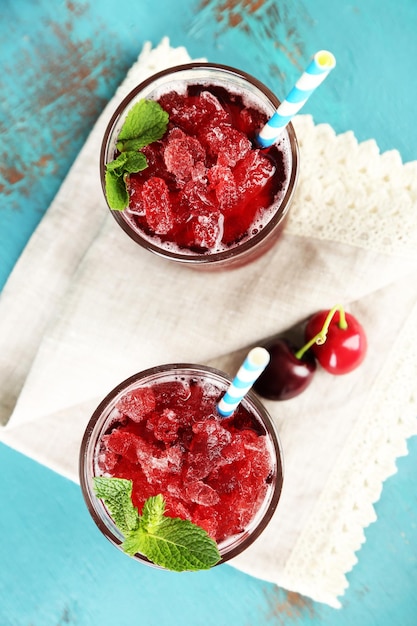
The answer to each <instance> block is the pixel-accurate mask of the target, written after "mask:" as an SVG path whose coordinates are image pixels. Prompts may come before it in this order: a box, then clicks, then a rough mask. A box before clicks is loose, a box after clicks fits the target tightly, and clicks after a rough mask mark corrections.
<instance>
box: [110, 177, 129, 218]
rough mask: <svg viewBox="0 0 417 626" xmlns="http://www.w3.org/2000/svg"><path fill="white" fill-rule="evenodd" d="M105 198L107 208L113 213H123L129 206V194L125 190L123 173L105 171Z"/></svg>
mask: <svg viewBox="0 0 417 626" xmlns="http://www.w3.org/2000/svg"><path fill="white" fill-rule="evenodd" d="M105 185H106V198H107V202H108V203H109V207H110V208H111V209H113V210H114V211H123V209H125V208H126V207H127V205H128V204H129V194H128V192H127V189H126V183H125V181H124V176H123V172H121V173H119V171H118V170H117V169H116V170H113V171H112V170H109V169H108V170H107V171H106V176H105Z"/></svg>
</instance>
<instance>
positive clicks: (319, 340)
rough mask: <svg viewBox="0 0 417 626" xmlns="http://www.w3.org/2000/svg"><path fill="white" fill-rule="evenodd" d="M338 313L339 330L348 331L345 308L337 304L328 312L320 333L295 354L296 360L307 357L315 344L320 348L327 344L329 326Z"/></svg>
mask: <svg viewBox="0 0 417 626" xmlns="http://www.w3.org/2000/svg"><path fill="white" fill-rule="evenodd" d="M337 311H339V328H341V329H342V330H346V328H347V327H348V325H347V322H346V315H345V310H344V308H343V307H342V305H341V304H336V306H334V307H333V308H332V309H330V311H329V312H328V314H327V316H326V319H325V320H324V323H323V326H322V328H321V330H320V332H318V333H317V335H314V337H312V338H311V339H310V341H309V342H308V343H306V344H305V345H304V346H303V347H302V348H300V349H299V350H298V351H297V352H296V353H295V354H294V356H295V358H296V359H302V358H303V356H304V355H305V353H306V352H307V350H309V349H310V348H311V346H314V344H315V343H316V344H317V345H318V346H322V345H323V344H324V343H325V342H326V339H327V333H328V331H329V326H330V324H331V321H332V319H333V317H334V315H335V313H337Z"/></svg>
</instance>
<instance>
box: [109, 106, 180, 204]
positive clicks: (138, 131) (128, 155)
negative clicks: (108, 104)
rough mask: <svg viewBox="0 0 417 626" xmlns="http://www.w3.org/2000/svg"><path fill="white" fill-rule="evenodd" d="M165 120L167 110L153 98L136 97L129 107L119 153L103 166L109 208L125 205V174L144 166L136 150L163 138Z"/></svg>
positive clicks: (145, 162) (120, 135) (140, 155)
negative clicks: (135, 100)
mask: <svg viewBox="0 0 417 626" xmlns="http://www.w3.org/2000/svg"><path fill="white" fill-rule="evenodd" d="M168 120H169V116H168V113H167V112H166V111H164V109H163V108H162V107H161V105H160V104H158V102H155V101H154V100H145V99H142V100H139V101H138V102H136V103H135V104H134V105H133V107H132V108H131V109H130V111H129V113H128V114H127V117H126V119H125V121H124V123H123V126H122V128H121V131H120V133H119V136H118V140H117V144H116V148H117V150H118V151H119V153H120V154H119V155H118V156H117V158H116V159H114V160H113V161H111V162H110V163H107V165H106V174H105V190H106V198H107V202H108V204H109V207H110V208H111V209H113V210H115V211H122V210H123V209H125V208H126V207H127V205H128V204H129V194H128V191H127V187H126V179H127V176H128V175H129V174H133V173H134V172H141V171H142V170H144V169H146V168H147V167H148V162H147V160H146V157H145V155H144V154H143V152H140V150H141V149H142V148H144V147H145V146H148V145H149V144H151V143H153V142H154V141H158V139H161V137H163V135H164V134H165V132H166V129H167V126H168Z"/></svg>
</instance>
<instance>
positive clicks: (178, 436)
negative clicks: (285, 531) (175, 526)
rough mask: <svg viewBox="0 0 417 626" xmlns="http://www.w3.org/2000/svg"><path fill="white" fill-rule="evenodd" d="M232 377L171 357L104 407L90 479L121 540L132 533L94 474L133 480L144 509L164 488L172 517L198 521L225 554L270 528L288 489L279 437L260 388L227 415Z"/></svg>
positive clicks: (95, 420)
mask: <svg viewBox="0 0 417 626" xmlns="http://www.w3.org/2000/svg"><path fill="white" fill-rule="evenodd" d="M229 384H230V378H229V377H228V376H227V375H226V374H224V373H223V372H221V371H218V370H216V369H213V368H210V367H205V366H202V365H190V364H169V365H161V366H158V367H154V368H152V369H148V370H146V371H143V372H140V373H138V374H135V375H134V376H132V377H131V378H129V379H128V380H125V381H124V382H122V383H121V384H120V385H118V386H117V387H116V388H115V389H114V390H113V391H111V392H110V393H109V394H108V396H107V397H106V398H105V399H104V400H103V401H102V402H101V404H100V405H99V406H98V407H97V409H96V410H95V412H94V414H93V416H92V417H91V420H90V422H89V424H88V426H87V429H86V431H85V434H84V438H83V441H82V445H81V453H80V480H81V487H82V491H83V495H84V498H85V500H86V503H87V506H88V508H89V511H90V513H91V515H92V517H93V519H94V521H95V523H96V524H97V526H98V528H99V529H100V530H101V531H102V533H103V534H104V535H105V536H106V537H107V538H108V539H109V540H110V541H111V542H112V543H113V544H114V545H116V546H117V547H119V548H120V547H121V544H122V542H123V535H122V534H121V532H120V531H119V529H118V528H117V527H116V525H115V523H114V521H113V519H112V518H111V516H110V514H109V512H108V511H107V509H106V507H105V505H104V504H103V502H102V500H100V499H98V498H97V497H96V495H95V492H94V487H93V477H94V476H108V477H114V478H124V479H128V480H132V482H133V490H132V502H133V504H134V506H135V507H137V510H138V512H139V514H141V511H142V507H143V504H144V502H145V500H146V499H147V498H150V497H152V496H156V495H159V494H161V495H162V496H163V498H164V500H165V503H166V515H168V516H170V517H176V518H181V519H187V520H190V521H191V522H193V523H194V524H197V525H198V526H200V527H202V528H203V529H204V530H205V531H206V532H207V533H208V534H209V535H210V537H211V538H212V539H214V540H215V541H216V543H217V545H218V549H219V552H220V556H221V560H220V562H224V561H227V560H228V559H230V558H232V557H234V556H236V555H237V554H239V553H241V552H242V551H243V550H245V549H246V548H247V547H248V546H249V545H250V544H251V543H252V542H253V541H254V540H255V539H256V538H257V537H258V536H259V535H260V533H261V532H262V531H263V529H264V528H265V527H266V525H267V524H268V522H269V521H270V519H271V517H272V515H273V513H274V511H275V509H276V507H277V504H278V500H279V498H280V494H281V489H282V480H283V466H282V453H281V446H280V442H279V438H278V435H277V433H276V431H275V428H274V425H273V423H272V420H271V418H270V416H269V414H268V413H267V411H266V409H265V408H264V407H263V405H262V404H261V403H260V402H259V400H258V399H257V397H256V396H255V395H254V394H253V393H252V392H249V393H248V394H247V395H246V397H245V398H244V399H243V401H242V402H241V404H240V405H239V407H238V408H237V409H236V411H235V412H234V414H233V415H232V416H231V417H228V418H224V417H220V415H219V414H218V412H217V408H216V407H217V402H218V400H219V399H220V397H221V396H222V395H223V394H224V393H225V390H226V389H227V387H228V386H229ZM134 558H136V559H138V560H139V561H141V562H144V563H148V564H151V565H153V563H150V561H149V560H148V559H147V558H146V557H145V556H144V555H142V554H139V553H137V554H136V555H135V557H134Z"/></svg>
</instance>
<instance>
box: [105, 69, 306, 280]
mask: <svg viewBox="0 0 417 626" xmlns="http://www.w3.org/2000/svg"><path fill="white" fill-rule="evenodd" d="M142 99H144V100H153V101H156V102H158V103H159V104H160V106H161V107H162V109H163V110H164V111H166V112H167V113H168V115H169V121H168V125H167V129H166V132H165V133H164V134H163V136H162V137H161V138H160V139H158V140H157V141H154V142H152V143H150V144H149V145H147V146H145V147H143V148H141V149H140V150H141V152H142V153H143V154H144V155H145V157H146V160H147V164H148V165H147V167H146V168H145V169H143V170H141V171H139V172H134V173H130V172H127V173H126V174H125V176H124V183H125V185H126V191H127V194H128V198H129V199H128V205H127V206H126V207H125V208H124V209H123V210H112V214H113V216H114V218H115V219H116V221H117V222H118V223H119V225H120V226H121V227H122V228H123V230H124V231H125V232H126V233H127V234H128V235H129V236H130V237H131V238H132V239H133V240H134V241H136V242H137V243H138V244H140V245H141V246H143V247H144V248H146V249H147V250H150V251H151V252H154V253H156V254H157V255H159V256H161V257H164V258H166V259H170V260H172V261H176V262H178V263H182V264H184V265H188V266H189V267H192V268H195V269H205V270H217V269H229V268H234V267H239V266H241V265H245V264H246V263H248V262H250V261H253V260H254V259H256V258H258V257H259V256H261V255H262V254H263V253H264V252H266V251H267V250H269V249H270V248H271V246H272V245H273V244H274V243H275V242H276V240H277V238H278V237H279V235H280V234H281V232H282V230H283V228H284V225H285V221H286V218H287V216H288V211H289V208H290V204H291V200H292V198H293V194H294V191H295V187H296V182H297V176H298V169H299V152H298V145H297V139H296V136H295V133H294V129H293V127H292V125H291V124H289V125H288V126H287V128H286V129H285V130H284V131H283V133H282V136H281V137H280V139H279V140H278V141H277V142H276V144H275V145H273V146H271V147H270V148H268V149H260V148H259V147H258V146H257V144H256V135H257V133H258V132H259V130H260V129H261V128H262V126H263V125H264V124H265V122H266V121H267V120H268V119H269V118H270V117H271V115H272V114H273V113H274V111H275V109H276V108H277V107H278V105H279V101H278V99H277V98H276V97H275V95H274V94H273V93H272V92H271V91H270V90H269V89H268V88H267V87H266V86H265V85H263V84H262V83H261V82H259V81H258V80H257V79H256V78H254V77H253V76H250V75H249V74H247V73H245V72H243V71H240V70H237V69H235V68H232V67H228V66H225V65H219V64H210V63H197V62H196V63H191V64H186V65H181V66H176V67H173V68H169V69H167V70H164V71H162V72H159V73H158V74H155V75H153V76H152V77H150V78H149V79H148V80H145V81H144V82H143V83H141V84H140V85H138V86H137V87H136V88H135V89H133V91H131V93H130V94H129V95H128V96H127V97H126V98H125V99H124V100H123V102H122V103H121V104H120V106H119V107H118V108H117V110H116V111H115V113H114V115H113V116H112V118H111V120H110V122H109V124H108V126H107V129H106V131H105V135H104V139H103V142H102V147H101V154H100V168H101V180H102V185H103V191H104V193H105V195H106V167H107V166H108V164H109V163H111V162H112V161H113V160H114V159H115V158H117V156H118V154H119V153H118V149H117V144H118V137H119V134H120V131H121V128H122V126H123V123H124V121H125V120H126V117H127V115H128V113H129V111H130V110H131V109H132V107H133V106H134V105H135V104H136V103H138V102H139V101H140V100H142ZM118 145H120V142H119V144H118ZM107 201H108V198H107ZM108 204H109V201H108ZM109 206H110V204H109Z"/></svg>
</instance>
